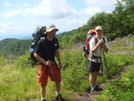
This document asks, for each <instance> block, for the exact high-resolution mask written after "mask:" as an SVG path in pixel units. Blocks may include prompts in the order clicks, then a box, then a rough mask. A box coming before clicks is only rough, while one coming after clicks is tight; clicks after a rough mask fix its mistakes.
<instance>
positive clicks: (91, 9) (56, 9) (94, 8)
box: [0, 0, 115, 36]
mask: <svg viewBox="0 0 134 101" xmlns="http://www.w3.org/2000/svg"><path fill="white" fill-rule="evenodd" d="M82 1H83V2H85V4H86V5H85V7H83V8H81V9H80V10H77V9H76V8H74V7H73V6H72V5H71V4H69V3H68V2H67V0H40V1H38V3H34V4H30V3H27V2H23V1H22V3H18V5H16V4H10V3H6V4H5V6H10V5H12V7H13V6H14V8H12V9H9V8H8V9H6V10H7V11H6V10H4V11H3V13H2V12H1V13H0V16H1V17H3V18H4V19H13V20H14V21H13V22H12V21H10V23H9V22H8V23H6V24H2V23H1V25H0V29H1V30H0V33H9V32H10V33H15V34H17V35H18V34H19V33H26V34H24V36H29V35H31V34H32V33H33V31H34V29H35V27H36V26H37V25H42V24H43V25H48V24H50V23H54V24H55V25H56V26H57V27H58V28H59V30H60V32H63V31H69V30H72V29H75V28H78V27H81V26H82V25H84V24H86V23H87V21H88V19H89V18H90V17H91V16H93V15H94V14H95V13H98V12H102V11H104V10H106V8H107V7H111V6H110V4H111V5H114V1H115V0H110V1H107V0H101V2H100V1H98V0H94V1H91V0H82ZM76 5H77V4H76ZM78 7H79V5H78ZM104 8H105V9H104ZM106 11H107V12H108V11H109V10H106ZM27 33H29V35H28V34H27Z"/></svg>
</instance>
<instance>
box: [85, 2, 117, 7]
mask: <svg viewBox="0 0 134 101" xmlns="http://www.w3.org/2000/svg"><path fill="white" fill-rule="evenodd" d="M84 2H85V4H86V5H88V6H96V7H107V6H111V5H114V4H115V3H116V0H84Z"/></svg>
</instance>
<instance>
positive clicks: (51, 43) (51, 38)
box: [34, 24, 65, 101]
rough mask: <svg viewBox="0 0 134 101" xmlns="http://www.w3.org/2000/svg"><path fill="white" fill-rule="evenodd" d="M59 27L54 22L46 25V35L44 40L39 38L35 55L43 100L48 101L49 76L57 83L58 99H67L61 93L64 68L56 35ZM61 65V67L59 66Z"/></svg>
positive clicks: (61, 100)
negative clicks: (61, 70)
mask: <svg viewBox="0 0 134 101" xmlns="http://www.w3.org/2000/svg"><path fill="white" fill-rule="evenodd" d="M57 31H58V28H56V27H55V25H54V24H51V25H48V26H46V32H45V34H46V37H44V40H43V39H42V40H39V41H38V43H37V46H36V48H35V51H34V57H35V58H36V59H37V60H39V69H38V76H37V77H38V84H39V85H40V86H41V89H40V93H41V101H46V98H45V93H46V85H47V81H48V77H50V79H51V81H54V82H55V83H56V97H55V100H56V101H59V100H60V101H65V99H64V98H62V96H61V94H60V82H61V74H60V69H62V65H61V60H60V53H59V43H58V39H57V38H56V37H55V35H56V32H57ZM55 56H56V58H57V60H58V62H59V63H58V66H57V64H56V62H55V59H54V58H55ZM58 67H59V68H58Z"/></svg>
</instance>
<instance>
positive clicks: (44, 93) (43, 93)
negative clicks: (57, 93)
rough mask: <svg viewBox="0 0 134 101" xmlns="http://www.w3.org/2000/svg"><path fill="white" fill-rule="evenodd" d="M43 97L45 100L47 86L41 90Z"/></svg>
mask: <svg viewBox="0 0 134 101" xmlns="http://www.w3.org/2000/svg"><path fill="white" fill-rule="evenodd" d="M40 93H41V97H42V98H45V95H46V86H41V88H40Z"/></svg>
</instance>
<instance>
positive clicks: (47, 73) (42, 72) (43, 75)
mask: <svg viewBox="0 0 134 101" xmlns="http://www.w3.org/2000/svg"><path fill="white" fill-rule="evenodd" d="M38 68H39V69H38V75H37V79H38V84H39V85H41V86H46V85H47V81H48V77H50V80H51V81H55V79H56V82H61V75H60V70H59V68H58V67H57V65H56V64H55V63H53V64H52V66H51V68H52V70H53V74H54V76H55V78H54V77H53V75H52V73H51V70H50V67H48V66H45V65H39V66H38Z"/></svg>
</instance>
